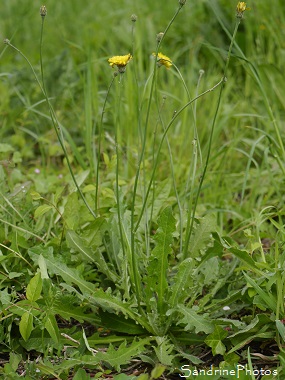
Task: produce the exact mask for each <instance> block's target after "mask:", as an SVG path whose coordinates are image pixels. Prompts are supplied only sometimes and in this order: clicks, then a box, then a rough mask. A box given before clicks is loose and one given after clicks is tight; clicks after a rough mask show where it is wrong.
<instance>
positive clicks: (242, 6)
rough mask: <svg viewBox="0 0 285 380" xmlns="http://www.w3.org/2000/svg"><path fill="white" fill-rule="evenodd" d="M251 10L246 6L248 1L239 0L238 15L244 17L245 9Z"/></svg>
mask: <svg viewBox="0 0 285 380" xmlns="http://www.w3.org/2000/svg"><path fill="white" fill-rule="evenodd" d="M246 10H249V8H247V7H246V3H245V2H244V1H239V2H238V4H237V17H238V18H242V17H243V14H244V11H246Z"/></svg>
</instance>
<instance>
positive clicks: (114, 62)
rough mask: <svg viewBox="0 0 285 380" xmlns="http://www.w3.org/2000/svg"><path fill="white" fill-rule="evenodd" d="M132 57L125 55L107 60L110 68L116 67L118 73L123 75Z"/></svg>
mask: <svg viewBox="0 0 285 380" xmlns="http://www.w3.org/2000/svg"><path fill="white" fill-rule="evenodd" d="M132 58H133V57H132V56H131V54H127V55H115V56H114V57H112V58H109V59H108V62H109V63H110V66H112V67H114V66H117V67H118V70H119V72H120V73H124V72H125V71H126V66H127V64H128V63H129V62H130V60H131V59H132Z"/></svg>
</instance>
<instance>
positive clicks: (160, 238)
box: [146, 207, 175, 314]
mask: <svg viewBox="0 0 285 380" xmlns="http://www.w3.org/2000/svg"><path fill="white" fill-rule="evenodd" d="M158 226H159V228H158V230H157V232H156V234H155V236H154V239H155V242H156V246H155V248H154V249H153V250H152V252H151V254H150V258H149V266H148V268H147V278H146V287H147V289H146V292H147V295H148V297H149V298H151V296H152V294H155V295H156V297H157V309H158V312H159V313H160V314H163V313H164V312H165V311H166V310H165V309H166V307H165V306H166V303H165V299H166V298H167V291H168V280H167V270H168V256H169V255H170V254H171V252H172V248H171V244H172V241H173V237H172V234H173V233H174V231H175V219H174V217H173V215H172V211H171V208H170V207H167V208H166V209H164V210H163V212H162V214H161V215H160V217H159V219H158Z"/></svg>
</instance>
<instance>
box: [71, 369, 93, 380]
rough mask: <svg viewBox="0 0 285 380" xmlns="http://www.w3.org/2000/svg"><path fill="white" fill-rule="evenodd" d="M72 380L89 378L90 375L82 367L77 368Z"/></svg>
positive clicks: (87, 379)
mask: <svg viewBox="0 0 285 380" xmlns="http://www.w3.org/2000/svg"><path fill="white" fill-rule="evenodd" d="M73 380H90V375H88V374H87V373H86V372H85V370H84V369H83V368H79V370H78V371H77V372H76V374H75V376H74V377H73Z"/></svg>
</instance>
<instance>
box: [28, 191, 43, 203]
mask: <svg viewBox="0 0 285 380" xmlns="http://www.w3.org/2000/svg"><path fill="white" fill-rule="evenodd" d="M29 194H30V196H31V197H32V198H33V200H34V201H38V200H39V199H42V196H41V194H40V193H38V192H37V191H33V190H31V191H30V193H29Z"/></svg>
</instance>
